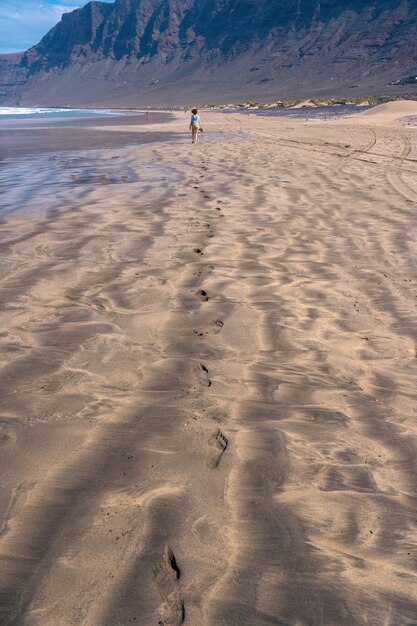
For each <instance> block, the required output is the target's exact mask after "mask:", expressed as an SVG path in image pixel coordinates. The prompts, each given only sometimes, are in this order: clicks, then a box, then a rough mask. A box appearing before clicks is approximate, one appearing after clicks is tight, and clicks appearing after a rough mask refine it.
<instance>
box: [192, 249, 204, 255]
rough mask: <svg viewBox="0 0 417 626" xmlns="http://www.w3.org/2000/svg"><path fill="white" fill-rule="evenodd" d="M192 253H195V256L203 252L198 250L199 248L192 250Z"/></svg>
mask: <svg viewBox="0 0 417 626" xmlns="http://www.w3.org/2000/svg"><path fill="white" fill-rule="evenodd" d="M193 252H195V253H196V254H203V252H202V251H201V250H200V248H194V249H193Z"/></svg>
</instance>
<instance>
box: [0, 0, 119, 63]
mask: <svg viewBox="0 0 417 626" xmlns="http://www.w3.org/2000/svg"><path fill="white" fill-rule="evenodd" d="M107 1H109V0H107ZM76 2H77V0H75V3H74V0H68V1H66V0H60V1H59V2H54V1H51V0H43V1H42V0H40V1H39V0H1V2H0V52H17V51H20V50H27V48H30V47H31V46H33V45H35V44H36V43H38V42H39V41H40V40H41V39H42V37H43V36H44V35H45V34H46V33H47V32H48V31H49V30H50V29H51V28H52V27H53V26H55V24H57V23H58V22H59V21H60V19H61V17H62V14H63V13H68V12H69V11H73V10H74V9H77V8H79V7H80V6H84V5H85V4H87V0H80V3H79V4H78V5H77V4H76Z"/></svg>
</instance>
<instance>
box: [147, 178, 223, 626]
mask: <svg viewBox="0 0 417 626" xmlns="http://www.w3.org/2000/svg"><path fill="white" fill-rule="evenodd" d="M206 169H207V167H204V166H203V170H206ZM196 182H197V181H196ZM194 189H196V190H199V187H198V185H197V184H196V185H195V186H194ZM199 191H200V193H202V194H203V197H204V198H205V199H207V200H210V196H209V194H207V193H206V192H205V191H203V190H199ZM221 203H222V200H218V201H217V204H221ZM215 211H216V212H217V217H225V216H224V215H223V213H221V211H222V209H221V207H220V206H216V207H215ZM196 225H197V226H198V225H199V222H197V224H196ZM204 228H205V229H206V232H207V237H208V238H209V239H211V238H213V237H214V232H213V229H212V227H211V225H210V224H204ZM193 252H194V254H196V255H199V256H203V254H204V252H203V250H202V249H201V248H198V247H196V248H194V249H193ZM207 269H208V270H209V271H213V270H214V266H213V265H208V266H207ZM194 275H195V276H197V277H200V276H201V271H197V272H194ZM195 295H196V296H197V298H198V299H199V300H200V301H201V302H207V301H208V300H209V295H208V293H207V292H206V291H205V289H202V288H198V289H197V290H196V291H195ZM223 325H224V323H223V321H222V320H221V319H219V318H216V319H215V320H213V321H212V322H211V325H210V326H211V327H210V330H207V331H205V333H203V332H199V331H197V330H194V334H195V335H196V336H197V337H199V338H203V337H204V334H213V333H219V332H220V331H221V329H222V328H223ZM194 375H195V377H196V380H197V384H198V386H201V387H207V388H209V387H211V385H212V381H211V379H210V377H209V371H208V369H207V367H206V366H205V365H204V363H198V364H197V365H196V366H195V367H194ZM207 445H208V452H207V454H206V457H205V465H206V467H207V468H208V469H211V470H215V469H216V468H217V467H218V466H219V464H220V462H221V460H222V457H223V454H224V453H225V451H226V449H227V446H228V440H227V438H226V437H225V435H224V434H223V433H222V431H221V430H220V429H219V428H216V430H215V431H214V432H213V433H212V434H211V435H210V437H209V438H208V440H207ZM152 576H153V582H154V585H155V587H156V589H157V591H158V594H159V597H160V599H161V604H160V606H159V607H158V609H157V613H158V616H159V621H158V624H159V625H160V626H177V625H179V624H182V623H183V622H184V619H185V607H184V598H183V596H182V593H181V587H180V582H179V581H180V577H181V572H180V569H179V567H178V564H177V561H176V558H175V555H174V553H173V551H172V549H171V548H170V547H169V546H168V545H166V546H165V549H164V551H163V554H162V557H161V559H160V560H159V562H158V563H157V564H156V565H155V566H154V568H153V570H152Z"/></svg>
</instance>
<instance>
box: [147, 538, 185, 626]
mask: <svg viewBox="0 0 417 626" xmlns="http://www.w3.org/2000/svg"><path fill="white" fill-rule="evenodd" d="M180 576H181V572H180V569H179V567H178V565H177V561H176V558H175V555H174V553H173V551H172V550H171V548H170V547H169V546H165V549H164V553H163V555H162V558H161V560H160V561H159V563H157V565H155V567H154V568H153V570H152V577H153V581H154V584H155V587H156V588H157V590H158V593H159V596H160V598H161V600H162V604H161V605H160V606H159V608H158V614H159V617H160V621H159V624H160V625H161V626H163V625H167V626H177V625H178V624H182V623H183V621H184V616H185V613H184V600H183V598H182V596H181V593H180V590H179V588H178V580H179V578H180Z"/></svg>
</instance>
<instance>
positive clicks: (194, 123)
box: [190, 109, 201, 143]
mask: <svg viewBox="0 0 417 626" xmlns="http://www.w3.org/2000/svg"><path fill="white" fill-rule="evenodd" d="M191 113H192V115H191V122H190V130H191V133H192V143H197V140H198V131H199V130H200V128H201V122H200V116H199V114H198V110H197V109H191Z"/></svg>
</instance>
